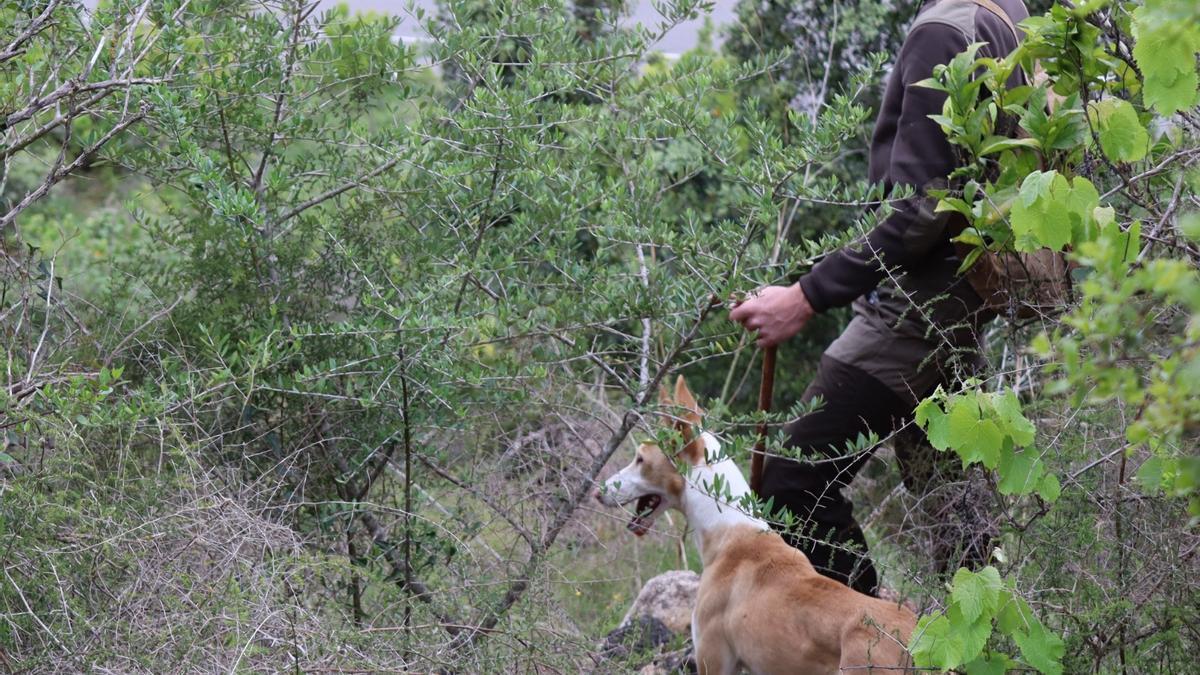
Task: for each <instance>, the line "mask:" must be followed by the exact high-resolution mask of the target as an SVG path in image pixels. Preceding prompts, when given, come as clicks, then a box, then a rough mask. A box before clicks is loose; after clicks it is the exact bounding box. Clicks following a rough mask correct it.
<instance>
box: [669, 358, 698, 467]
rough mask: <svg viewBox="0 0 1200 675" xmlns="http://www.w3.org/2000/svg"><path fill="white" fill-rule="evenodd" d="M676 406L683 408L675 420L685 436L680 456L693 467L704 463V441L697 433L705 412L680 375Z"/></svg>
mask: <svg viewBox="0 0 1200 675" xmlns="http://www.w3.org/2000/svg"><path fill="white" fill-rule="evenodd" d="M675 405H676V406H677V408H682V410H680V411H679V412H678V415H679V418H678V419H676V420H675V428H676V429H678V430H679V433H680V434H681V435H682V436H683V443H684V445H683V448H682V449H680V451H679V454H680V455H682V456H684V457H685V458H686V459H687V461H688V462H689V463H691V464H693V465H700V464H703V463H704V454H705V447H704V439H703V438H701V437H700V435H699V434H698V433H697V431H699V428H700V422H701V421H702V418H701V415H702V414H703V412H704V411H702V410H701V409H700V405H699V404H698V403H696V397H695V396H693V395H692V390H690V389H688V386H687V381H686V380H684V379H683V375H680V376H679V378H678V379H676V380H675Z"/></svg>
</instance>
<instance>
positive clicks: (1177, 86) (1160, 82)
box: [1133, 0, 1200, 115]
mask: <svg viewBox="0 0 1200 675" xmlns="http://www.w3.org/2000/svg"><path fill="white" fill-rule="evenodd" d="M1163 5H1164V3H1163V2H1161V1H1160V2H1156V1H1155V0H1149V1H1148V2H1147V3H1146V4H1145V5H1143V6H1142V7H1139V8H1138V9H1137V10H1135V11H1134V13H1133V35H1134V39H1135V40H1136V43H1135V44H1134V46H1133V59H1134V60H1135V61H1137V64H1138V67H1140V68H1141V69H1142V73H1143V74H1144V75H1145V83H1144V89H1143V93H1142V99H1143V100H1144V101H1145V104H1146V106H1148V107H1153V108H1154V109H1155V110H1157V111H1158V112H1159V114H1162V115H1173V114H1175V113H1177V112H1179V111H1181V110H1188V109H1190V108H1192V107H1193V106H1195V105H1196V103H1197V100H1198V99H1200V80H1198V79H1197V76H1196V52H1197V51H1200V27H1198V26H1196V25H1195V24H1194V23H1193V22H1188V21H1171V20H1169V19H1168V18H1166V17H1169V16H1170V12H1167V11H1164V8H1163Z"/></svg>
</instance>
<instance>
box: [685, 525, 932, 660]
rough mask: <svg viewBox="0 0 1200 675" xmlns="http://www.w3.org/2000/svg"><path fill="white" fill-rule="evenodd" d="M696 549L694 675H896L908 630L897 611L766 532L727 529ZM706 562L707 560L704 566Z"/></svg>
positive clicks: (904, 612) (907, 614)
mask: <svg viewBox="0 0 1200 675" xmlns="http://www.w3.org/2000/svg"><path fill="white" fill-rule="evenodd" d="M715 538H718V539H719V541H712V542H705V543H706V546H705V548H707V549H709V551H707V552H706V555H705V561H704V563H705V569H704V575H703V576H702V578H701V581H700V593H699V597H698V599H697V604H696V613H695V615H694V617H693V621H695V622H696V624H697V625H696V626H695V627H694V628H695V632H696V634H697V637H698V638H699V642H700V644H699V645H698V647H697V653H696V663H697V665H698V666H699V668H700V673H701V675H709V674H710V673H733V672H736V669H737V668H738V666H739V665H740V666H744V667H746V668H747V669H748V670H749V671H750V672H752V673H834V672H838V671H839V669H840V670H843V671H863V672H876V673H879V672H888V671H889V670H892V671H893V672H901V670H902V669H903V668H905V667H908V666H911V660H910V658H909V656H908V652H907V651H906V650H905V647H904V646H905V645H906V644H907V643H908V639H909V636H910V635H911V634H912V631H913V628H914V626H915V624H916V616H914V615H913V613H912V612H911V611H909V610H908V609H907V608H905V607H902V606H898V605H896V604H894V603H890V602H886V601H884V600H879V599H877V598H872V597H869V596H867V595H864V594H862V593H859V592H857V591H855V590H853V589H851V588H849V587H848V586H846V585H845V584H842V583H839V582H837V581H834V580H833V579H830V578H828V577H825V576H822V575H821V574H819V573H817V571H816V570H815V569H814V568H813V566H812V565H811V564H810V563H809V562H808V558H807V557H805V555H804V554H803V553H801V552H800V551H797V550H796V549H794V548H792V547H791V546H788V545H787V543H785V542H784V541H783V539H782V538H781V537H780V536H779V535H778V534H776V533H774V532H764V531H761V530H756V529H754V528H749V527H745V528H729V530H727V531H725V532H722V533H719V534H716V535H715ZM710 559H711V560H710Z"/></svg>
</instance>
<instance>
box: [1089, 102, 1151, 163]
mask: <svg viewBox="0 0 1200 675" xmlns="http://www.w3.org/2000/svg"><path fill="white" fill-rule="evenodd" d="M1088 114H1089V116H1090V117H1091V120H1092V124H1093V125H1094V126H1095V128H1096V133H1097V135H1098V136H1099V137H1100V149H1101V150H1103V151H1104V154H1105V156H1106V157H1108V158H1109V159H1111V160H1112V161H1114V162H1137V161H1140V160H1142V159H1144V158H1145V157H1146V153H1147V152H1148V151H1149V149H1150V134H1149V133H1147V132H1146V128H1145V126H1144V125H1143V124H1142V122H1141V120H1139V119H1138V115H1137V111H1136V110H1134V109H1133V106H1132V105H1130V104H1129V102H1128V101H1124V100H1121V99H1119V98H1106V99H1104V100H1103V101H1100V102H1098V103H1093V104H1091V105H1090V106H1088Z"/></svg>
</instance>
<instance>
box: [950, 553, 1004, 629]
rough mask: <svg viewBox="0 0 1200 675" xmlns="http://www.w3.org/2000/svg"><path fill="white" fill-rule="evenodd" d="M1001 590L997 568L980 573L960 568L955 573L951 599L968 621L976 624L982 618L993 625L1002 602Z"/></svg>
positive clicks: (989, 567) (990, 567)
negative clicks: (993, 618) (993, 619)
mask: <svg viewBox="0 0 1200 675" xmlns="http://www.w3.org/2000/svg"><path fill="white" fill-rule="evenodd" d="M1000 590H1001V582H1000V572H998V571H997V570H996V568H995V567H992V566H990V565H989V566H987V567H985V568H983V569H982V570H980V571H979V572H978V573H976V572H972V571H970V570H968V569H966V568H965V567H960V568H959V569H958V571H957V572H955V573H954V583H953V585H952V586H951V590H950V598H951V599H952V600H954V602H955V603H957V605H958V608H959V610H960V611H961V612H962V615H963V618H965V619H966V620H967V621H969V622H974V621H975V620H976V619H979V618H980V617H981V616H982V617H985V618H986V619H987V621H988V623H989V624H991V621H992V615H993V614H995V613H996V607H997V605H998V604H999V601H1000Z"/></svg>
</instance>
